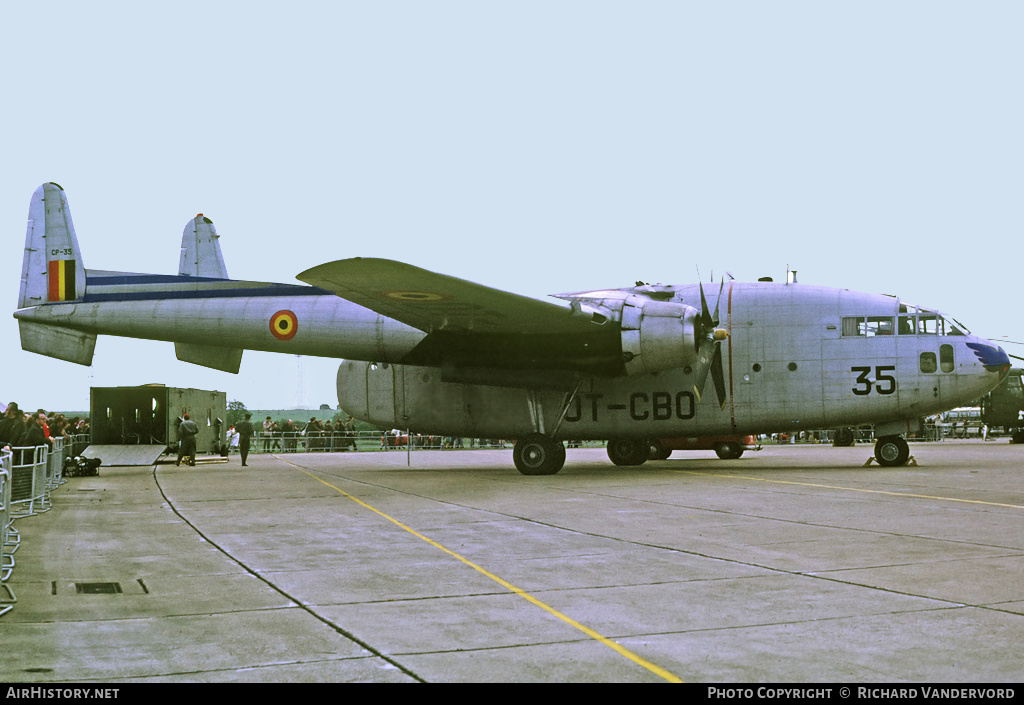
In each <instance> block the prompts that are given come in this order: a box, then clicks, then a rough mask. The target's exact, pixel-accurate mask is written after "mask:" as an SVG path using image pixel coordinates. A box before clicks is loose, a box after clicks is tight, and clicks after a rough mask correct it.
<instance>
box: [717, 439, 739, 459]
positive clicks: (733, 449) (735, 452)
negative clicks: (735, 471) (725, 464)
mask: <svg viewBox="0 0 1024 705" xmlns="http://www.w3.org/2000/svg"><path fill="white" fill-rule="evenodd" d="M715 453H716V454H718V457H719V458H721V459H722V460H736V459H738V458H739V457H740V456H742V455H743V446H741V445H740V444H739V443H736V442H735V441H725V442H724V443H716V444H715Z"/></svg>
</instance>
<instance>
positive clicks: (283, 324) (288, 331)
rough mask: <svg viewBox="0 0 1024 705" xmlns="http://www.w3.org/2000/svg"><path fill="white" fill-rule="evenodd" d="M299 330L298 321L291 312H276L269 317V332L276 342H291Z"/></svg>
mask: <svg viewBox="0 0 1024 705" xmlns="http://www.w3.org/2000/svg"><path fill="white" fill-rule="evenodd" d="M298 330H299V319H298V318H296V317H295V314H294V313H292V312H291V311H287V310H285V311H278V312H277V313H275V314H274V315H273V316H271V317H270V332H271V333H273V334H274V337H275V338H277V339H278V340H291V339H292V338H294V337H295V333H296V332H297V331H298Z"/></svg>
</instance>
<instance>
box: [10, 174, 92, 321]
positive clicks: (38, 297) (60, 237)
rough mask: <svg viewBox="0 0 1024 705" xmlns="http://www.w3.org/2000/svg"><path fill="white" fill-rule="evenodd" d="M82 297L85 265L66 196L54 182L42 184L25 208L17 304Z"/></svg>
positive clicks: (43, 302)
mask: <svg viewBox="0 0 1024 705" xmlns="http://www.w3.org/2000/svg"><path fill="white" fill-rule="evenodd" d="M84 296H85V265H84V264H82V253H81V251H80V250H79V248H78V238H77V237H76V236H75V225H74V223H72V222H71V211H70V210H69V209H68V200H67V197H66V196H65V195H64V189H63V188H61V187H60V186H59V185H58V184H54V183H48V184H43V185H42V186H40V187H39V188H37V189H36V191H35V193H33V194H32V201H31V203H30V204H29V208H28V229H27V231H26V233H25V258H24V260H23V264H22V268H21V292H20V294H19V296H18V307H19V308H28V307H29V306H38V305H39V304H45V303H59V302H64V301H80V300H81V299H82V298H83V297H84Z"/></svg>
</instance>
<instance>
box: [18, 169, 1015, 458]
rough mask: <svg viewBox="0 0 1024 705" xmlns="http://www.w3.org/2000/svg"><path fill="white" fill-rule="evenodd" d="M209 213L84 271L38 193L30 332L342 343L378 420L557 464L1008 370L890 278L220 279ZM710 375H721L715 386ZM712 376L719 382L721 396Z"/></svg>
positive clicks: (972, 382)
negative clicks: (567, 288) (157, 255)
mask: <svg viewBox="0 0 1024 705" xmlns="http://www.w3.org/2000/svg"><path fill="white" fill-rule="evenodd" d="M217 238H218V236H217V233H216V230H215V229H214V227H213V223H212V222H211V221H210V219H209V218H206V217H205V216H203V215H201V214H200V215H198V216H196V217H195V218H194V219H192V220H190V221H189V222H188V224H187V225H186V226H185V231H184V235H183V237H182V249H181V260H180V264H179V269H178V274H177V275H159V274H132V273H126V272H109V271H101V270H87V269H85V266H84V264H83V261H82V255H81V251H80V250H79V247H78V241H77V238H76V236H75V231H74V226H73V225H72V222H71V215H70V213H69V211H68V206H67V199H66V197H65V194H64V190H63V189H62V188H61V187H60V186H58V185H56V184H52V183H49V184H43V185H42V186H40V187H39V189H37V190H36V192H35V193H34V194H33V196H32V202H31V205H30V207H29V221H28V232H27V235H26V244H25V258H24V268H23V270H22V281H21V292H20V296H19V301H18V307H19V308H18V310H17V311H16V312H15V314H14V315H15V317H16V318H17V319H18V321H19V325H20V329H21V342H22V347H23V348H24V349H25V350H30V351H33V352H36V353H40V354H43V355H49V356H52V357H56V358H60V359H62V360H69V361H71V362H76V363H79V364H83V365H89V364H91V362H92V357H93V349H94V345H95V342H96V336H97V335H98V334H104V335H118V336H127V337H132V338H147V339H154V340H168V341H172V342H174V345H175V352H176V354H177V357H178V359H179V360H184V361H186V362H192V363H195V364H198V365H203V366H206V367H211V368H214V369H218V370H224V371H227V372H238V369H239V364H240V362H241V357H242V350H243V349H252V350H268V351H272V352H281V353H289V354H295V355H317V356H322V357H336V358H342V359H343V360H344V361H343V362H342V363H341V366H340V368H339V370H338V379H337V386H338V400H339V402H340V404H341V407H342V408H344V409H345V410H346V411H347V412H348V413H350V414H352V415H353V416H355V417H357V418H360V419H363V420H366V421H368V422H370V423H373V424H377V425H379V426H380V427H384V428H403V429H411V430H413V431H415V432H420V433H424V434H435V435H448V436H462V437H469V438H473V437H476V438H507V439H515V440H516V441H517V442H516V444H515V447H514V451H513V459H514V461H515V465H516V467H517V468H518V469H519V470H520V472H522V473H524V474H527V475H548V474H553V473H556V472H558V471H559V470H560V469H561V468H562V465H563V464H564V462H565V448H564V446H563V443H562V440H564V439H576V440H586V439H593V440H607V441H608V454H609V456H610V458H611V460H612V461H613V462H615V463H617V464H620V465H638V464H640V463H642V462H644V461H645V460H646V459H647V458H648V454H649V452H650V448H651V445H652V443H651V441H652V440H657V439H671V438H679V437H709V436H728V437H736V436H743V435H746V434H756V433H774V432H782V431H789V432H793V431H801V430H810V429H822V428H837V427H842V426H856V425H859V424H864V423H871V424H874V428H875V436H876V438H877V439H878V441H877V443H876V445H875V457H876V458H877V460H878V462H879V463H881V464H882V465H886V466H897V465H903V464H905V463H906V461H907V459H908V457H909V447H908V445H907V442H906V441H905V440H904V438H903V437H902V434H910V433H913V432H915V431H919V430H921V428H922V421H921V419H922V418H923V417H925V416H927V415H929V414H935V413H938V412H941V411H944V410H946V409H950V408H952V407H955V406H959V405H963V404H966V403H969V402H970V401H972V400H976V399H978V398H979V397H981V396H983V395H984V394H985V393H987V392H988V391H989V390H991V389H993V388H994V387H996V386H997V385H998V384H999V383H1000V381H1001V380H1002V379H1003V378H1004V377H1005V375H1006V374H1007V372H1008V371H1009V369H1010V361H1009V359H1008V357H1007V355H1006V353H1005V352H1004V351H1003V349H1002V348H1000V347H999V346H997V345H995V344H994V343H992V342H989V341H987V340H984V339H982V338H978V337H976V336H973V335H971V334H970V333H969V332H968V330H967V328H965V327H964V326H963V325H962V324H960V323H958V322H957V321H955V320H954V319H951V318H948V317H946V316H944V315H942V314H940V313H938V312H936V311H934V310H930V309H925V308H920V307H917V306H913V305H911V304H909V303H906V302H905V301H901V300H899V299H897V298H895V297H892V296H880V295H871V294H860V293H856V292H852V291H849V290H846V289H834V288H826V287H819V286H804V285H801V284H797V283H795V282H786V283H776V282H771V281H759V282H756V283H739V282H735V281H731V282H729V283H725V282H724V281H723V282H722V283H720V284H719V285H718V286H717V287H714V288H716V289H717V291H712V294H713V295H714V297H715V298H714V307H713V308H712V307H711V305H710V304H709V301H708V296H707V294H706V293H705V291H704V287H703V285H701V284H692V285H684V286H663V285H646V284H643V283H637V285H636V286H634V287H628V288H624V289H609V290H600V291H586V292H577V293H568V294H559V295H557V298H559V299H563V300H565V301H566V302H568V305H567V306H565V305H560V304H556V303H552V302H545V301H538V300H535V299H530V298H526V297H523V296H519V295H516V294H510V293H507V292H504V291H499V290H496V289H491V288H488V287H486V286H481V285H480V284H474V283H472V282H468V281H464V280H461V279H456V278H453V277H449V276H445V275H442V274H435V273H433V272H428V271H426V270H423V269H419V268H417V267H413V266H411V265H408V264H402V263H400V262H394V261H390V260H384V259H362V258H355V259H346V260H339V261H337V262H331V263H328V264H323V265H320V266H318V267H314V268H312V269H310V270H307V271H305V272H303V273H301V274H299V275H298V279H299V280H301V281H303V282H306V283H307V284H310V285H311V286H300V285H290V284H273V283H267V282H251V281H239V280H233V279H228V276H227V270H226V267H225V265H224V260H223V257H222V256H221V252H220V245H219V243H218V239H217ZM708 376H710V377H711V381H712V386H713V388H714V394H713V395H710V394H705V382H706V380H707V378H708ZM709 397H713V398H709Z"/></svg>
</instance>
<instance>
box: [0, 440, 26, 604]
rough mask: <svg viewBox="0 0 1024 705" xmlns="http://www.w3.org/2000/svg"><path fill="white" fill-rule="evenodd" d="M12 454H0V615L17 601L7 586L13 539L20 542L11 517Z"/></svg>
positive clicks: (4, 452)
mask: <svg viewBox="0 0 1024 705" xmlns="http://www.w3.org/2000/svg"><path fill="white" fill-rule="evenodd" d="M12 465H13V462H12V454H11V452H10V451H2V452H0V541H2V543H0V589H2V590H3V592H2V593H0V615H2V614H5V613H7V612H10V611H11V610H12V609H13V608H14V605H13V604H11V603H13V602H16V601H17V599H18V598H17V597H15V595H14V591H13V590H11V588H10V586H9V585H8V584H7V579H8V578H9V577H11V571H12V570H14V552H15V551H16V550H17V548H18V543H17V541H15V538H17V539H18V540H20V538H21V537H20V536H18V532H17V531H16V530H15V529H14V526H13V522H14V519H13V518H12V517H11V467H12Z"/></svg>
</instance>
